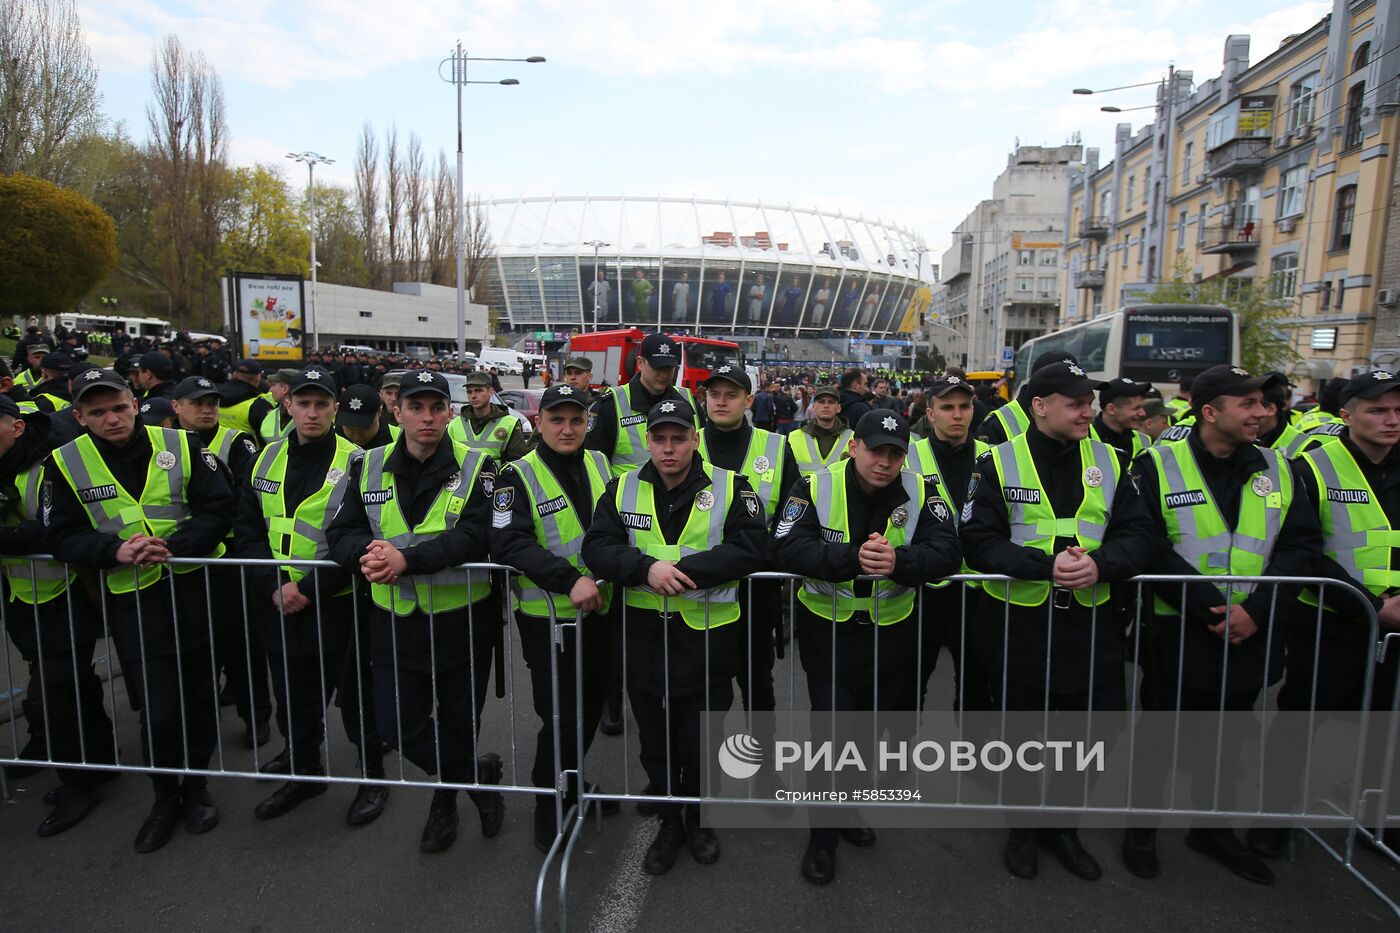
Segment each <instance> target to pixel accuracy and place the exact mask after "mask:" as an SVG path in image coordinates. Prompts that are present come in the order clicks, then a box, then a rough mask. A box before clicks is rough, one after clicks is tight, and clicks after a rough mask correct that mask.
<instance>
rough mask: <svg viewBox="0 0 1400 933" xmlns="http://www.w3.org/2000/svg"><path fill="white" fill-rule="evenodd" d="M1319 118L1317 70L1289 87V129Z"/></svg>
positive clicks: (1291, 129)
mask: <svg viewBox="0 0 1400 933" xmlns="http://www.w3.org/2000/svg"><path fill="white" fill-rule="evenodd" d="M1316 118H1317V72H1316V71H1314V72H1313V73H1312V74H1310V75H1304V76H1303V77H1302V78H1300V79H1298V80H1297V81H1295V82H1293V86H1292V87H1291V88H1289V89H1288V131H1289V132H1290V133H1291V132H1293V131H1294V130H1296V129H1297V128H1298V127H1300V126H1307V125H1308V124H1310V123H1312V122H1313V120H1314V119H1316Z"/></svg>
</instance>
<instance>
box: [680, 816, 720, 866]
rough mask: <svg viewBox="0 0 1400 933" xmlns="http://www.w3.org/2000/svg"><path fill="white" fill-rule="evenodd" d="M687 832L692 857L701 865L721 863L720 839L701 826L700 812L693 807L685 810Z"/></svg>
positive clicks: (707, 828) (713, 832)
mask: <svg viewBox="0 0 1400 933" xmlns="http://www.w3.org/2000/svg"><path fill="white" fill-rule="evenodd" d="M685 832H686V836H687V837H689V842H690V857H691V858H693V859H695V861H697V862H699V863H700V864H701V865H713V864H714V863H715V862H717V861H719V837H718V836H716V835H715V831H714V830H713V829H710V828H709V827H707V826H701V825H700V812H699V810H697V809H696V808H695V807H693V806H688V807H686V808H685Z"/></svg>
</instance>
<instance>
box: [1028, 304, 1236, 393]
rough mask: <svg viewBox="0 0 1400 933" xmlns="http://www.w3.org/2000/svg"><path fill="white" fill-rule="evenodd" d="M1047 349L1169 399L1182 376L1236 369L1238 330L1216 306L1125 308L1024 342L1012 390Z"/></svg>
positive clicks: (1092, 372) (1096, 374) (1091, 371)
mask: <svg viewBox="0 0 1400 933" xmlns="http://www.w3.org/2000/svg"><path fill="white" fill-rule="evenodd" d="M1050 350H1063V351H1066V352H1068V353H1070V354H1072V355H1073V356H1074V358H1075V359H1077V360H1078V361H1079V365H1080V366H1082V367H1083V368H1084V371H1085V372H1086V373H1088V375H1089V377H1090V378H1091V379H1101V380H1108V379H1116V378H1118V377H1120V376H1127V377H1128V378H1130V379H1135V380H1137V381H1138V382H1150V383H1152V384H1153V385H1155V386H1156V387H1157V388H1158V390H1160V391H1161V393H1162V397H1163V398H1172V397H1173V396H1174V395H1175V394H1176V390H1177V387H1178V385H1179V383H1180V382H1181V380H1182V379H1183V378H1185V377H1187V376H1196V375H1198V374H1200V373H1202V372H1204V371H1205V370H1207V369H1209V368H1210V367H1212V366H1218V365H1219V364H1221V363H1231V364H1234V365H1236V366H1238V365H1239V363H1240V328H1239V322H1238V321H1237V320H1235V314H1234V312H1233V311H1231V310H1229V309H1228V308H1222V307H1218V306H1215V305H1168V304H1162V305H1151V304H1140V305H1126V306H1124V307H1123V308H1120V309H1119V310H1117V311H1112V312H1110V313H1108V314H1101V315H1099V316H1098V317H1096V318H1094V319H1093V320H1092V321H1085V322H1084V323H1083V324H1075V325H1074V326H1072V327H1066V328H1065V329H1064V330H1057V331H1055V332H1054V333H1053V334H1046V335H1045V336H1043V337H1037V338H1035V339H1034V340H1030V341H1027V342H1026V343H1023V344H1022V345H1021V348H1020V349H1019V350H1017V351H1016V361H1015V364H1014V373H1015V387H1016V389H1019V388H1020V387H1021V385H1022V384H1023V383H1024V382H1025V381H1026V379H1028V378H1029V377H1030V372H1031V363H1032V362H1033V361H1034V360H1035V359H1036V357H1038V356H1040V354H1042V353H1046V352H1049V351H1050ZM1013 397H1014V396H1013Z"/></svg>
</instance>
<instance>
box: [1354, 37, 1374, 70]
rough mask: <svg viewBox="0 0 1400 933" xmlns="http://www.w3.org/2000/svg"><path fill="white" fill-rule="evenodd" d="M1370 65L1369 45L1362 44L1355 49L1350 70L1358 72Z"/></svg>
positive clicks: (1366, 43)
mask: <svg viewBox="0 0 1400 933" xmlns="http://www.w3.org/2000/svg"><path fill="white" fill-rule="evenodd" d="M1369 64H1371V43H1369V42H1363V43H1361V44H1360V45H1358V46H1357V47H1356V55H1355V56H1354V57H1353V58H1352V60H1351V70H1352V71H1360V70H1361V69H1362V68H1365V67H1366V66H1367V65H1369Z"/></svg>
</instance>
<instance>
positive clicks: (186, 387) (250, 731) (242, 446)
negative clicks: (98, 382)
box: [141, 376, 272, 748]
mask: <svg viewBox="0 0 1400 933" xmlns="http://www.w3.org/2000/svg"><path fill="white" fill-rule="evenodd" d="M219 402H220V396H219V390H218V389H217V388H216V387H215V386H214V383H212V382H210V381H209V380H208V379H205V378H204V377H203V376H187V377H186V378H184V379H181V380H180V381H179V382H178V383H176V385H175V389H174V391H173V393H172V403H171V404H172V406H173V410H174V412H175V417H176V424H175V427H179V428H180V429H181V430H184V431H189V432H190V433H192V434H194V435H195V436H196V437H198V438H199V441H200V443H201V444H203V445H204V449H205V450H208V451H209V452H210V453H212V454H213V455H214V456H215V457H216V458H217V459H218V461H219V462H220V463H222V464H223V465H224V466H225V467H226V468H227V469H228V473H229V480H230V485H231V486H232V487H233V491H234V494H235V495H238V494H239V492H240V491H241V489H242V487H243V485H244V484H245V483H246V482H247V481H248V475H249V472H250V470H251V468H252V465H253V460H254V459H255V458H256V457H257V455H258V445H257V444H256V443H254V441H253V439H252V438H251V437H250V436H248V435H247V434H244V433H243V432H241V431H236V430H234V429H233V428H230V427H227V426H226V425H221V424H219ZM141 404H142V408H143V409H144V408H145V406H147V405H151V404H154V403H153V402H142V403H141ZM209 580H210V584H211V585H212V586H214V587H216V591H217V592H237V591H239V589H240V582H239V579H238V570H237V569H236V568H232V567H217V568H213V569H211V570H210V571H209ZM225 586H226V587H229V589H228V590H223V589H222V587H225ZM210 608H211V609H212V610H213V613H214V621H215V634H214V641H215V644H214V654H215V658H216V663H217V666H218V669H219V671H220V672H221V673H222V674H223V676H224V695H225V696H228V697H231V700H232V703H233V705H234V708H235V710H236V711H237V712H238V718H239V719H242V720H243V724H244V726H245V727H246V730H245V732H244V735H243V740H244V744H245V745H247V746H248V747H249V748H251V747H253V745H254V744H255V743H256V744H265V743H266V742H267V741H268V739H269V738H270V737H271V736H270V730H269V729H268V727H267V723H268V719H269V718H270V717H271V716H272V698H271V695H270V694H269V693H268V683H267V655H266V654H265V653H264V652H263V649H262V647H261V646H260V645H258V644H257V643H256V641H254V642H253V643H252V644H250V643H249V639H248V630H247V626H245V625H244V613H243V607H242V606H241V605H240V604H239V603H238V601H236V600H232V599H215V600H211V606H210ZM250 664H251V671H250ZM250 673H251V680H252V693H251V694H250V693H249V689H248V684H249V679H250Z"/></svg>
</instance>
